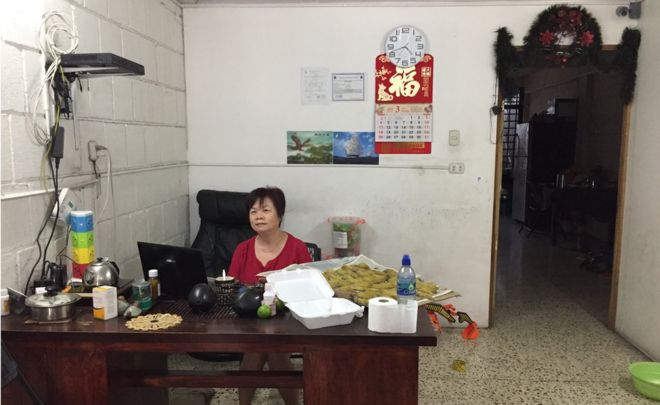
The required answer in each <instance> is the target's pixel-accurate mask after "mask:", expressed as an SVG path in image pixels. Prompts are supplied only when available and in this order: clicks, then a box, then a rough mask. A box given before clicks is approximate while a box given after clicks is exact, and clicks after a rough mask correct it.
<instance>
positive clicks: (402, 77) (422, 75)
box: [374, 54, 433, 153]
mask: <svg viewBox="0 0 660 405" xmlns="http://www.w3.org/2000/svg"><path fill="white" fill-rule="evenodd" d="M375 79H376V89H375V90H376V95H375V100H376V109H375V125H374V126H375V137H376V150H377V152H378V153H430V151H431V147H430V146H431V142H432V141H433V104H432V103H433V56H431V55H430V54H425V55H424V57H423V59H422V60H421V61H420V62H418V63H417V64H415V65H414V66H410V67H399V66H396V65H394V64H393V63H392V62H390V60H389V59H388V58H387V56H385V54H382V55H379V56H378V57H377V58H376V75H375ZM390 143H401V144H400V145H396V147H393V146H394V145H389V144H390ZM407 143H410V145H405V144H407ZM420 143H423V144H424V145H423V147H420ZM408 146H410V147H408Z"/></svg>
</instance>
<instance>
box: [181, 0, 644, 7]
mask: <svg viewBox="0 0 660 405" xmlns="http://www.w3.org/2000/svg"><path fill="white" fill-rule="evenodd" d="M176 1H178V2H179V3H180V4H182V5H183V6H187V5H205V6H206V5H211V6H212V5H232V6H240V5H285V4H288V5H290V4H293V5H323V4H331V5H341V4H346V5H355V4H381V5H383V4H385V5H387V4H410V5H413V4H415V5H428V4H442V3H447V4H453V5H458V4H467V3H469V4H471V5H478V3H482V4H486V3H505V4H509V5H528V4H549V3H557V4H559V3H567V2H570V3H576V4H579V5H594V4H618V5H625V4H626V3H627V2H628V1H627V0H573V1H567V0H515V1H514V0H176ZM633 1H636V0H633ZM641 1H643V0H641Z"/></svg>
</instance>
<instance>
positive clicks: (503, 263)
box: [170, 219, 657, 405]
mask: <svg viewBox="0 0 660 405" xmlns="http://www.w3.org/2000/svg"><path fill="white" fill-rule="evenodd" d="M525 236H526V234H518V233H517V227H516V226H515V225H514V224H513V223H511V222H510V221H508V220H507V219H504V220H503V221H502V232H501V237H500V257H499V262H498V263H499V264H498V275H497V295H496V297H497V300H496V310H495V315H494V325H493V327H492V328H489V329H482V330H481V336H480V337H479V338H478V339H477V340H475V341H464V340H463V339H462V338H461V335H460V332H461V330H459V329H448V328H445V329H444V330H443V332H442V333H441V334H439V335H438V337H439V339H438V346H437V347H433V348H423V349H422V350H421V352H420V379H419V389H420V392H419V403H420V404H428V405H435V404H516V403H518V404H598V405H601V404H646V403H657V402H653V401H650V400H648V399H645V398H643V397H642V396H640V394H638V393H637V392H636V391H635V388H634V387H633V385H632V381H631V379H630V377H629V374H628V371H627V367H628V364H630V363H631V362H634V361H646V360H648V359H647V358H646V357H645V356H644V355H643V354H642V353H640V352H639V351H638V350H637V349H635V348H634V347H632V346H631V345H630V344H628V343H627V342H626V341H624V340H623V339H622V338H621V337H619V336H618V335H617V334H615V333H613V332H611V331H610V330H608V329H607V328H606V327H605V324H604V321H605V320H606V319H607V302H608V299H609V284H610V280H609V278H608V277H607V276H604V275H602V274H597V273H590V272H588V271H586V270H584V269H582V268H580V267H579V263H580V262H579V260H578V255H577V254H576V252H574V251H572V250H570V249H569V248H570V243H560V244H559V247H555V248H553V247H551V246H550V243H549V240H548V237H547V235H543V234H541V233H533V234H532V235H531V237H529V238H526V237H525ZM454 360H463V361H465V363H466V367H465V372H457V371H454V370H453V369H452V367H451V365H452V363H453V361H454ZM170 361H171V364H172V365H173V366H174V365H179V366H181V367H191V366H192V367H200V368H202V367H204V368H208V367H218V365H217V364H213V363H203V362H195V361H192V360H189V358H187V357H185V356H183V355H180V356H179V355H175V356H172V357H171V359H170ZM225 366H228V367H236V366H237V364H231V363H230V364H225ZM237 402H238V400H237V391H236V390H216V392H215V395H214V396H213V398H212V400H211V404H233V403H237ZM254 403H255V404H281V403H282V401H281V399H280V398H279V395H278V394H277V391H275V390H258V391H257V396H256V397H255V401H254Z"/></svg>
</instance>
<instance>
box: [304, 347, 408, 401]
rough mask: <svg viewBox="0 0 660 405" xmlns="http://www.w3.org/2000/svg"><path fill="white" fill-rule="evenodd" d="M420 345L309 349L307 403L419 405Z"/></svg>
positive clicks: (305, 354)
mask: <svg viewBox="0 0 660 405" xmlns="http://www.w3.org/2000/svg"><path fill="white" fill-rule="evenodd" d="M418 357H419V349H418V348H417V347H391V346H384V347H376V348H337V347H334V348H331V349H322V348H319V349H314V350H307V351H305V353H304V357H303V379H304V384H305V388H304V397H305V403H306V404H318V405H323V404H356V405H357V404H411V405H412V404H417V393H418V373H419V372H418Z"/></svg>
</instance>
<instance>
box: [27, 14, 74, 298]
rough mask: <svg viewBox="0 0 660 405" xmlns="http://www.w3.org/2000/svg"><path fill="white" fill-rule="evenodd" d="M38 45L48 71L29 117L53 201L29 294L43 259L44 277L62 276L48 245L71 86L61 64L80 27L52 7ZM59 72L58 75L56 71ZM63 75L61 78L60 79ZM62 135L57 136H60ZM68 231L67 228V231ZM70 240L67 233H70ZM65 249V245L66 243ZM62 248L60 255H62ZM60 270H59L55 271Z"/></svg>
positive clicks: (43, 22)
mask: <svg viewBox="0 0 660 405" xmlns="http://www.w3.org/2000/svg"><path fill="white" fill-rule="evenodd" d="M63 36H64V37H67V38H68V40H69V46H68V47H67V48H61V47H60V46H58V45H57V43H56V42H57V40H59V39H61V38H62V37H63ZM39 47H40V48H41V52H42V56H43V58H44V59H45V62H46V64H47V65H48V68H47V69H46V74H45V75H44V78H43V80H42V81H41V83H40V85H39V86H38V87H37V88H36V89H35V90H34V91H33V92H32V96H31V100H30V101H31V102H30V104H29V106H28V108H30V107H31V111H29V113H28V120H29V122H30V125H31V128H32V132H33V139H34V141H35V142H36V143H37V144H38V145H42V146H44V155H43V159H42V165H41V173H42V175H41V178H42V181H43V182H44V184H43V186H44V189H46V188H47V187H46V184H45V179H46V175H45V173H44V171H45V170H44V166H45V163H46V162H47V164H48V167H49V168H50V175H51V178H52V181H53V188H54V190H53V194H52V201H51V203H50V204H49V206H48V208H47V210H46V215H45V218H44V220H43V222H42V225H41V228H40V229H39V232H38V233H37V237H36V240H35V242H36V244H37V247H38V249H39V250H38V251H39V255H38V257H37V260H36V261H35V263H34V265H33V266H32V269H31V270H30V274H29V275H28V278H27V281H26V283H25V289H24V293H25V294H27V292H28V288H29V285H30V280H31V279H32V276H33V274H34V271H35V269H36V268H37V266H38V265H39V264H40V263H41V280H42V281H46V280H50V281H53V282H56V283H57V282H58V281H60V280H57V278H61V276H62V275H61V272H62V266H61V265H59V266H58V265H57V264H55V263H51V262H49V261H48V260H47V257H48V248H49V246H50V244H51V242H52V240H53V236H54V234H55V228H56V227H57V220H58V218H59V212H60V202H59V194H60V190H59V165H60V158H61V157H62V151H61V148H62V147H63V139H61V138H62V136H63V134H62V132H61V131H60V113H61V111H62V105H63V103H64V102H66V100H67V99H68V97H69V87H68V81H67V79H66V78H65V77H64V73H63V71H62V67H61V65H60V61H61V55H62V54H65V53H71V52H73V51H74V50H75V49H76V48H77V47H78V30H77V29H76V28H75V26H73V25H72V24H71V23H70V22H69V21H68V19H67V18H66V17H64V15H62V14H60V13H59V12H56V11H50V12H47V13H45V14H44V15H43V17H42V19H41V26H40V28H39ZM58 73H59V75H60V77H59V78H58V77H57V76H56V75H58ZM59 79H61V80H59ZM51 88H52V89H53V91H52V93H53V94H52V97H51V91H50V89H51ZM42 97H43V100H44V104H45V109H46V125H45V127H44V126H43V125H41V124H40V123H39V122H38V120H37V109H38V106H39V100H40V99H41V98H42ZM51 105H53V106H54V123H53V126H52V127H50V126H49V120H48V115H49V111H50V106H51ZM58 136H59V137H60V139H57V137H58ZM53 208H55V212H56V214H55V219H54V220H53V224H52V228H51V230H50V235H49V236H48V241H47V242H46V245H45V246H44V247H43V250H42V247H41V242H40V238H41V234H42V233H43V232H44V230H45V229H46V225H47V224H48V222H49V220H50V216H51V212H53ZM67 234H68V231H67ZM67 244H68V236H67ZM64 249H66V245H65V247H64ZM64 249H63V250H62V251H60V252H59V253H58V255H61V254H62V252H63V251H64ZM56 273H57V274H56Z"/></svg>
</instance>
